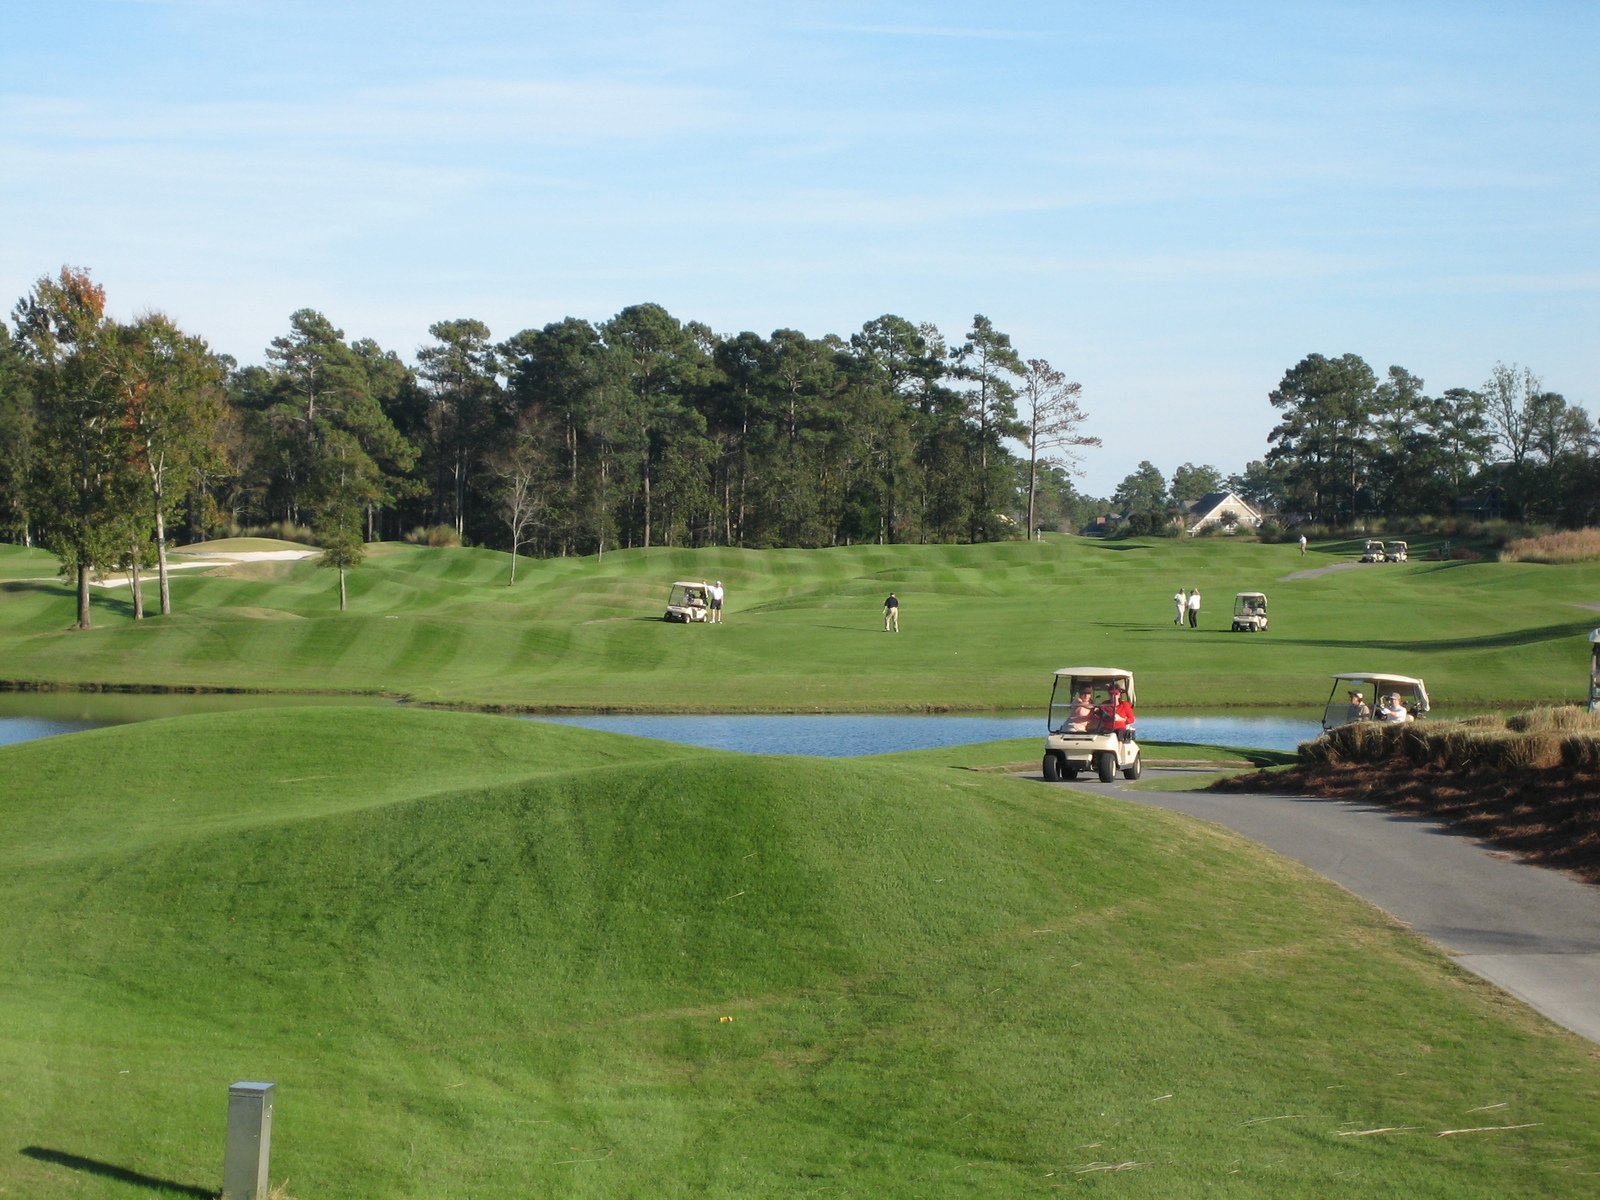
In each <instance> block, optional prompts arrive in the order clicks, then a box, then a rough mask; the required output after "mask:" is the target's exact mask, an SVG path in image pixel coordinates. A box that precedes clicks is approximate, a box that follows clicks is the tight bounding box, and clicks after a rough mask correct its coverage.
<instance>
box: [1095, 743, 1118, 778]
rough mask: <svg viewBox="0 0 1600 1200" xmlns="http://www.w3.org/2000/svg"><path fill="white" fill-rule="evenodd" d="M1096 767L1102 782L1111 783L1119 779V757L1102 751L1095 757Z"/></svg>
mask: <svg viewBox="0 0 1600 1200" xmlns="http://www.w3.org/2000/svg"><path fill="white" fill-rule="evenodd" d="M1094 767H1095V771H1096V773H1098V774H1099V776H1100V782H1101V783H1110V782H1111V781H1112V780H1113V779H1115V778H1116V777H1117V756H1116V755H1115V754H1113V753H1111V751H1109V750H1102V751H1100V753H1099V754H1096V755H1095V756H1094Z"/></svg>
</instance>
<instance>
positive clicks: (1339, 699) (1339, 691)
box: [1322, 671, 1428, 730]
mask: <svg viewBox="0 0 1600 1200" xmlns="http://www.w3.org/2000/svg"><path fill="white" fill-rule="evenodd" d="M1352 692H1354V693H1357V694H1358V696H1359V698H1357V696H1352V695H1351V693H1352ZM1389 695H1398V696H1399V697H1400V703H1401V704H1402V705H1404V706H1405V710H1406V715H1405V720H1407V721H1414V720H1416V719H1417V718H1418V717H1422V716H1426V715H1427V712H1428V689H1427V687H1426V686H1425V685H1424V684H1423V682H1422V680H1420V679H1413V678H1412V677H1411V676H1409V675H1389V674H1385V673H1383V672H1377V671H1346V672H1344V673H1343V674H1340V675H1335V676H1334V677H1333V691H1331V692H1329V693H1328V703H1327V704H1326V705H1325V706H1324V707H1323V710H1322V728H1323V729H1325V730H1326V729H1336V728H1338V727H1339V726H1340V725H1351V724H1354V723H1355V722H1356V721H1379V722H1381V721H1383V720H1384V719H1385V718H1384V716H1383V715H1382V713H1381V712H1380V711H1379V708H1380V706H1381V704H1382V701H1383V698H1384V697H1385V696H1389Z"/></svg>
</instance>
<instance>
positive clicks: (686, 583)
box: [672, 579, 711, 587]
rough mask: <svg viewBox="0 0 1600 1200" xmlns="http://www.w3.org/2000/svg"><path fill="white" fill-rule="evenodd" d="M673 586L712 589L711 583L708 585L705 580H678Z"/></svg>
mask: <svg viewBox="0 0 1600 1200" xmlns="http://www.w3.org/2000/svg"><path fill="white" fill-rule="evenodd" d="M672 586H673V587H710V586H711V585H710V584H709V583H707V582H706V581H705V580H704V579H678V580H675V581H674V582H673V584H672Z"/></svg>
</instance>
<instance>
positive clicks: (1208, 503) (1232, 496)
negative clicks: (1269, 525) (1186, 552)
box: [1180, 492, 1262, 537]
mask: <svg viewBox="0 0 1600 1200" xmlns="http://www.w3.org/2000/svg"><path fill="white" fill-rule="evenodd" d="M1261 519H1262V518H1261V514H1260V513H1259V512H1257V511H1256V510H1255V508H1253V507H1252V506H1251V505H1250V504H1248V503H1247V502H1246V501H1245V500H1243V499H1242V498H1241V497H1240V495H1239V493H1238V492H1212V493H1211V494H1210V495H1207V496H1201V497H1200V499H1198V500H1196V501H1194V502H1193V503H1192V504H1186V505H1184V506H1183V516H1182V517H1181V518H1180V520H1182V522H1183V529H1184V532H1185V533H1187V534H1188V535H1189V536H1190V537H1193V536H1194V535H1195V534H1197V533H1199V532H1200V531H1201V530H1203V529H1207V528H1210V527H1213V526H1214V527H1216V528H1218V529H1221V530H1222V531H1223V532H1225V533H1232V532H1233V531H1234V530H1235V529H1237V528H1238V527H1239V526H1241V525H1243V526H1246V527H1247V528H1250V529H1255V528H1256V527H1258V526H1259V525H1260V524H1261Z"/></svg>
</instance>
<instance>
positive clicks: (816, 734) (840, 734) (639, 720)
mask: <svg viewBox="0 0 1600 1200" xmlns="http://www.w3.org/2000/svg"><path fill="white" fill-rule="evenodd" d="M540 719H541V720H550V721H556V722H558V723H559V724H562V725H578V726H581V727H583V728H585V729H602V730H605V731H606V732H608V733H630V734H633V735H634V736H636V737H649V738H659V739H661V740H662V741H668V742H682V743H686V744H688V745H691V746H706V747H709V748H711V749H713V750H739V751H742V752H744V753H746V754H807V755H811V756H813V757H816V758H852V757H855V756H857V755H862V754H890V753H893V752H896V751H900V750H931V749H933V748H935V747H938V746H964V745H968V744H970V743H973V742H995V741H1001V740H1003V739H1006V738H1029V737H1036V738H1039V739H1040V742H1041V744H1043V739H1044V725H1045V722H1044V715H1043V714H1042V713H1030V714H1028V715H1026V716H1023V715H1005V716H1000V715H996V716H960V717H928V716H915V717H912V716H904V717H900V716H813V715H809V714H808V715H804V716H781V715H780V716H615V715H607V716H594V717H545V718H540ZM1320 732H1321V729H1320V728H1319V727H1318V725H1317V723H1316V722H1315V721H1308V720H1306V719H1304V718H1303V717H1263V716H1236V717H1163V716H1153V715H1152V716H1148V717H1146V716H1141V717H1140V718H1139V736H1140V737H1141V738H1144V739H1145V740H1146V741H1160V742H1198V743H1202V744H1205V745H1213V746H1240V747H1250V748H1255V749H1262V750H1293V749H1294V748H1295V747H1296V746H1297V745H1299V744H1300V743H1301V742H1303V741H1308V740H1310V739H1311V738H1314V737H1316V736H1317V734H1318V733H1320Z"/></svg>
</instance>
